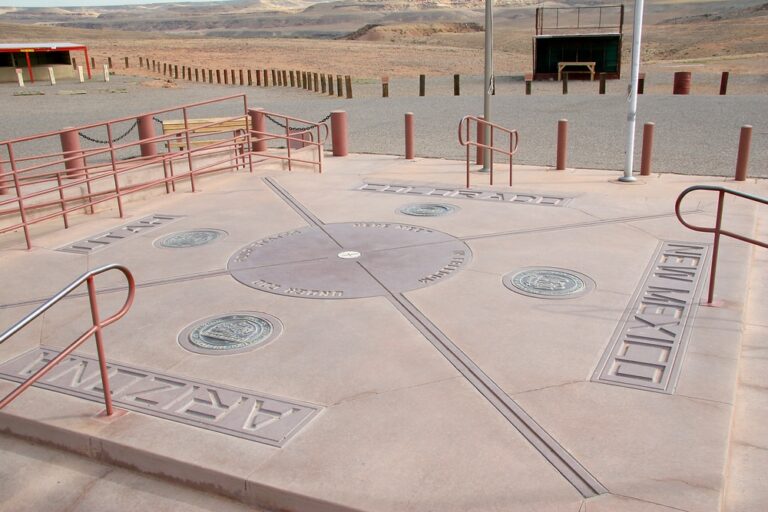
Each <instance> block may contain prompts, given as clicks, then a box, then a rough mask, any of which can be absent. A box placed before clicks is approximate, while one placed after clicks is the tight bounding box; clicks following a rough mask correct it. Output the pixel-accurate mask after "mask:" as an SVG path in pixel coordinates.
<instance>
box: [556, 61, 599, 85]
mask: <svg viewBox="0 0 768 512" xmlns="http://www.w3.org/2000/svg"><path fill="white" fill-rule="evenodd" d="M568 66H580V67H582V68H587V71H589V79H590V80H594V79H595V63H594V62H558V63H557V81H558V82H559V81H560V80H562V77H563V69H565V68H566V67H568Z"/></svg>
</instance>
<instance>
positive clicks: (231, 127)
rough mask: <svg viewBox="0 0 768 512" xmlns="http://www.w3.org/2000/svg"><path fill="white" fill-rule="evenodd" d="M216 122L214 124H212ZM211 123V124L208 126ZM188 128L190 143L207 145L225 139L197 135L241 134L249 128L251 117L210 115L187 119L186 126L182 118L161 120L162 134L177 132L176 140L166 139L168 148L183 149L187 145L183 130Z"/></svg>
mask: <svg viewBox="0 0 768 512" xmlns="http://www.w3.org/2000/svg"><path fill="white" fill-rule="evenodd" d="M212 123H216V124H212ZM208 125H211V126H208ZM187 128H188V129H189V130H190V133H189V136H190V137H191V141H190V142H191V145H192V146H193V147H195V146H207V145H211V144H216V143H217V142H223V141H224V140H226V139H207V140H203V139H201V138H200V137H198V136H199V135H201V134H210V135H213V134H219V133H232V136H233V137H236V136H238V135H242V134H243V133H244V132H245V131H246V130H250V129H251V118H250V117H249V116H244V117H240V118H237V119H232V118H228V117H210V118H205V119H188V120H187V126H186V127H185V126H184V120H183V119H172V120H167V121H163V135H168V134H172V133H177V134H178V136H177V138H176V140H168V141H167V142H166V144H167V146H168V150H169V151H170V150H171V149H178V150H180V151H181V150H184V148H185V147H186V146H187V139H186V135H184V130H185V129H187Z"/></svg>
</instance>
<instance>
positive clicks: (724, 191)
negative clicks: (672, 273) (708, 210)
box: [675, 185, 768, 304]
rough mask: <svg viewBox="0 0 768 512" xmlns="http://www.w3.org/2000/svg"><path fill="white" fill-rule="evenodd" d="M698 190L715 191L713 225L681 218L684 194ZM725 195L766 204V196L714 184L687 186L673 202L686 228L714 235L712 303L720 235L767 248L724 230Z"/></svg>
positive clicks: (765, 244)
mask: <svg viewBox="0 0 768 512" xmlns="http://www.w3.org/2000/svg"><path fill="white" fill-rule="evenodd" d="M699 190H704V191H709V192H717V216H716V218H715V226H714V227H705V226H695V225H693V224H690V223H689V222H686V221H685V219H683V215H682V214H681V213H680V205H681V204H682V202H683V199H684V198H685V196H687V195H688V194H690V193H691V192H696V191H699ZM726 195H732V196H734V197H738V198H741V199H748V200H750V201H754V202H756V203H760V204H764V205H768V198H765V197H759V196H755V195H752V194H747V193H745V192H740V191H738V190H732V189H728V188H725V187H721V186H715V185H694V186H693V187H688V188H687V189H685V190H683V192H682V193H680V195H679V196H678V197H677V201H676V202H675V215H677V219H678V220H679V221H680V223H682V225H683V226H685V227H687V228H688V229H691V230H693V231H698V232H700V233H713V234H714V235H715V238H714V244H713V247H712V263H711V266H710V271H709V292H708V297H707V304H712V303H713V301H714V295H715V275H716V273H717V256H718V252H719V250H720V236H721V235H725V236H727V237H731V238H733V239H736V240H740V241H742V242H746V243H749V244H752V245H757V246H759V247H764V248H766V249H768V243H766V242H761V241H759V240H755V239H753V238H749V237H747V236H744V235H740V234H738V233H733V232H731V231H727V230H724V229H723V228H722V226H723V207H724V205H725V196H726Z"/></svg>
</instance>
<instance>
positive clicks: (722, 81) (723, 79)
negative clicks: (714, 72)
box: [720, 71, 731, 96]
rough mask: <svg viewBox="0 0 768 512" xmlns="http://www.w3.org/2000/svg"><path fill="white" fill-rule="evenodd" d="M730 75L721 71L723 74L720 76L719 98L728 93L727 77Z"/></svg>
mask: <svg viewBox="0 0 768 512" xmlns="http://www.w3.org/2000/svg"><path fill="white" fill-rule="evenodd" d="M730 75H731V73H730V72H728V71H723V74H722V75H721V76H720V96H725V94H726V93H727V92H728V77H729V76H730Z"/></svg>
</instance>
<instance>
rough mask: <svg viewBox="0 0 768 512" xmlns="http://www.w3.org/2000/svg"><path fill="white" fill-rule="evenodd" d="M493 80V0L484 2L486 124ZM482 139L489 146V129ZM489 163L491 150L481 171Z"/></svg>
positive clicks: (484, 153) (489, 113) (484, 151)
mask: <svg viewBox="0 0 768 512" xmlns="http://www.w3.org/2000/svg"><path fill="white" fill-rule="evenodd" d="M493 82H494V79H493V0H485V73H484V83H485V85H484V88H485V94H484V96H483V118H484V119H485V120H486V121H487V122H489V123H490V122H491V92H492V91H493V87H494V83H493ZM483 132H484V138H485V143H486V144H490V141H491V129H490V127H489V126H486V127H485V130H483ZM490 162H491V150H490V149H484V150H483V168H482V170H483V171H487V170H489V169H490Z"/></svg>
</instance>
